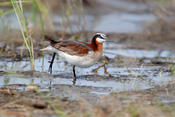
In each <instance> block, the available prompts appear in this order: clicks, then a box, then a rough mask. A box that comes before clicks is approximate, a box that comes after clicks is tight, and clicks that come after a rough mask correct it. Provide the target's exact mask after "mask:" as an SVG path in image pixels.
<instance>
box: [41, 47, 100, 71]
mask: <svg viewBox="0 0 175 117" xmlns="http://www.w3.org/2000/svg"><path fill="white" fill-rule="evenodd" d="M41 50H42V51H49V52H55V53H57V54H58V55H59V56H60V57H61V58H62V59H63V60H64V61H66V62H68V63H69V64H72V65H75V66H78V67H82V68H86V67H89V66H92V65H94V64H95V63H96V62H97V61H98V60H99V59H100V57H101V56H102V52H93V51H90V52H89V53H88V54H87V55H85V56H75V55H70V54H67V53H65V52H63V51H59V50H57V49H56V48H54V47H52V46H48V47H46V48H44V49H41Z"/></svg>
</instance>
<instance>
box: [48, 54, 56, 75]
mask: <svg viewBox="0 0 175 117" xmlns="http://www.w3.org/2000/svg"><path fill="white" fill-rule="evenodd" d="M55 55H56V53H53V56H52V60H51V61H50V65H49V70H48V71H49V72H50V74H52V65H53V62H54V59H55Z"/></svg>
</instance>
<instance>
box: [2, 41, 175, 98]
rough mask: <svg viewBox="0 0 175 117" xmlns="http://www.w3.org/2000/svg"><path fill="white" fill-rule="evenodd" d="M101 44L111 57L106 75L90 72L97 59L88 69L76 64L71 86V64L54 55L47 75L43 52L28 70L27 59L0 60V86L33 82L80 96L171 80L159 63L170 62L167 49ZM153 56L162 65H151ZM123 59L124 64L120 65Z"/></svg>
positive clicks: (24, 87)
mask: <svg viewBox="0 0 175 117" xmlns="http://www.w3.org/2000/svg"><path fill="white" fill-rule="evenodd" d="M109 45H110V46H109ZM104 46H105V47H104V56H106V57H108V58H109V59H110V60H111V61H110V62H108V63H107V64H106V67H107V72H108V73H107V74H106V73H104V69H103V68H101V69H99V71H98V72H97V73H94V72H92V70H93V69H95V68H97V67H98V66H99V65H101V64H102V63H101V62H99V63H98V64H96V65H94V66H92V67H89V68H83V69H82V68H78V67H77V68H76V71H77V76H78V79H77V82H76V85H75V86H73V85H72V84H73V83H72V80H73V74H72V66H71V65H68V64H66V63H64V62H62V60H59V58H58V57H57V59H56V61H55V63H54V65H53V74H49V73H48V66H49V63H48V61H49V60H50V59H51V55H49V54H46V55H45V56H44V58H42V57H41V58H37V59H35V71H34V72H31V71H30V69H31V68H30V62H29V60H22V61H11V60H5V61H4V60H1V61H0V66H1V68H0V71H5V73H1V76H0V86H1V87H11V88H15V89H19V90H27V86H28V85H37V86H39V87H40V90H41V91H49V87H51V89H52V91H54V92H55V93H54V95H59V96H63V97H65V96H66V97H71V98H72V92H76V93H75V94H77V92H78V94H77V95H80V96H83V95H87V94H88V95H96V96H97V95H106V94H109V93H110V92H115V91H129V90H139V89H150V88H154V87H156V86H159V85H162V84H166V83H168V82H169V81H173V80H174V78H173V76H172V75H171V74H170V73H169V72H168V66H167V65H164V64H163V63H167V62H170V63H173V61H172V60H173V59H174V57H175V55H174V54H173V53H171V52H170V51H166V50H165V51H161V52H160V51H159V50H139V49H138V50H137V49H122V48H120V49H119V48H118V47H121V45H119V44H114V43H108V44H105V45H104ZM120 56H122V57H124V59H122V61H120V59H117V57H120ZM157 57H158V58H159V59H158V58H157ZM155 58H156V60H159V62H162V64H154V63H153V60H155ZM141 59H143V60H142V62H140V60H141ZM43 61H44V64H43ZM123 62H124V64H121V63H123ZM125 62H126V64H125ZM129 64H131V65H129ZM128 65H129V66H128ZM15 72H16V73H15ZM75 97H76V95H75Z"/></svg>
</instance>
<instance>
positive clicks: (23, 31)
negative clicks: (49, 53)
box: [11, 0, 34, 70]
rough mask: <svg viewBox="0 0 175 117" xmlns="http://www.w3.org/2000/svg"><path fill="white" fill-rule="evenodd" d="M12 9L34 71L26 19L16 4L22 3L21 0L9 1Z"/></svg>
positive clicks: (20, 7)
mask: <svg viewBox="0 0 175 117" xmlns="http://www.w3.org/2000/svg"><path fill="white" fill-rule="evenodd" d="M11 3H12V6H13V9H14V11H15V14H16V17H17V20H18V23H19V25H20V30H21V34H22V37H23V40H24V43H25V45H26V47H27V49H28V52H29V56H30V62H31V67H32V70H34V54H33V48H32V43H31V40H30V34H29V31H28V27H27V21H26V18H25V16H24V13H23V8H22V6H20V5H19V4H18V3H22V1H21V0H19V1H17V0H11Z"/></svg>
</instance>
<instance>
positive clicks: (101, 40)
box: [96, 37, 106, 43]
mask: <svg viewBox="0 0 175 117" xmlns="http://www.w3.org/2000/svg"><path fill="white" fill-rule="evenodd" d="M96 40H97V41H98V42H100V43H103V42H105V41H106V40H104V39H102V38H99V37H97V39H96Z"/></svg>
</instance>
